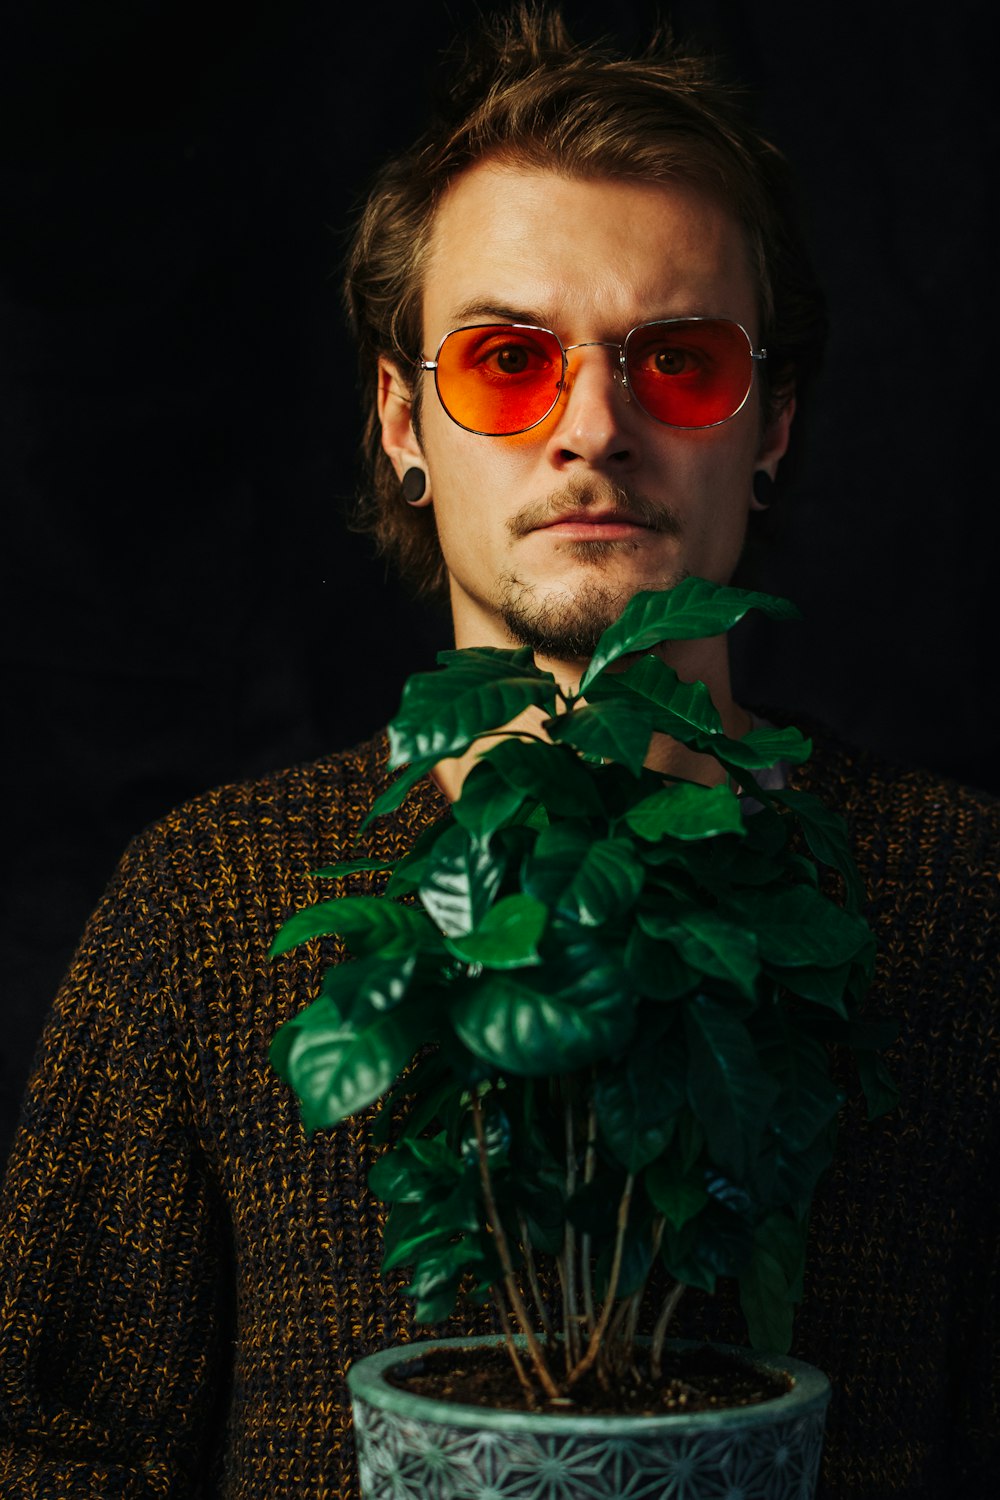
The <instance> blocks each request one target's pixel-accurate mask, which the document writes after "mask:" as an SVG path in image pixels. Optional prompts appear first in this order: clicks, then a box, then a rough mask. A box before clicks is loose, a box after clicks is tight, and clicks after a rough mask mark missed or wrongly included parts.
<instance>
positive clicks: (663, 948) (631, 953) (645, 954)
mask: <svg viewBox="0 0 1000 1500" xmlns="http://www.w3.org/2000/svg"><path fill="white" fill-rule="evenodd" d="M625 972H626V974H627V975H628V977H629V979H630V981H631V982H632V984H633V985H634V986H635V988H636V989H637V990H638V991H639V993H640V995H647V996H648V997H649V998H650V999H651V1000H679V999H680V997H681V996H682V995H688V994H690V993H691V991H692V990H694V989H697V988H698V985H699V984H700V983H701V975H700V973H699V972H698V970H697V969H692V968H691V966H690V964H686V963H685V962H684V960H683V959H682V958H681V956H680V954H679V953H678V952H677V949H676V948H675V947H674V946H673V944H671V943H660V942H657V940H656V939H655V938H651V937H650V936H649V935H648V933H645V932H643V930H642V928H641V927H634V928H633V929H632V931H631V933H630V934H629V938H628V942H627V944H626V946H625Z"/></svg>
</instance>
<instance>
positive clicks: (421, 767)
mask: <svg viewBox="0 0 1000 1500" xmlns="http://www.w3.org/2000/svg"><path fill="white" fill-rule="evenodd" d="M439 758H440V757H439V756H436V755H424V756H422V757H421V758H420V759H419V760H415V761H413V762H412V764H411V765H408V766H406V767H405V768H404V769H403V770H402V771H400V773H399V775H398V776H397V777H396V778H395V780H393V781H391V782H390V783H389V785H388V786H387V787H386V789H385V791H384V792H382V793H381V794H380V795H379V796H378V797H376V798H375V801H374V802H373V803H372V805H371V807H370V808H369V809H368V813H367V816H366V817H365V819H364V821H363V822H362V824H361V829H360V831H361V832H362V833H363V832H364V830H365V829H366V828H367V827H368V825H369V824H370V823H373V822H374V821H375V819H376V818H382V817H384V816H385V814H386V813H391V812H395V811H396V808H397V807H399V806H400V805H401V803H403V802H404V801H405V800H406V798H407V796H408V795H409V793H410V790H411V789H412V788H413V787H415V786H416V784H417V782H418V781H421V780H422V779H423V777H425V776H426V775H427V773H428V771H430V770H431V769H432V767H433V766H435V765H436V764H437V762H438V760H439Z"/></svg>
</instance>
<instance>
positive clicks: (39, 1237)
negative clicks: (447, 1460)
mask: <svg viewBox="0 0 1000 1500" xmlns="http://www.w3.org/2000/svg"><path fill="white" fill-rule="evenodd" d="M386 776H387V772H386V745H385V740H384V737H379V738H377V739H375V740H373V741H372V742H370V743H368V744H366V745H363V746H361V747H360V748H359V749H356V750H354V751H351V752H348V753H346V754H341V755H336V756H332V757H328V758H325V759H323V760H321V761H319V762H318V763H316V764H314V765H310V766H306V767H301V768H297V769H294V770H291V771H288V772H285V773H282V774H276V775H272V776H268V777H266V778H264V779H263V780H260V781H256V782H253V783H250V784H246V785H240V786H231V787H227V788H223V789H221V790H219V791H215V792H211V793H209V794H207V795H206V796H203V797H201V798H199V799H198V800H196V801H195V802H193V803H191V804H189V805H188V806H186V807H184V808H182V809H180V810H179V811H177V812H175V813H174V814H172V815H171V816H169V817H167V818H166V819H165V820H163V821H162V822H161V823H159V824H158V825H156V826H155V827H153V828H152V829H150V830H149V831H148V832H146V833H145V834H143V835H142V836H141V837H139V838H138V839H136V840H135V842H134V843H133V844H132V846H131V847H130V848H129V850H128V851H127V853H126V855H125V858H124V860H123V863H122V865H121V867H120V870H119V872H118V875H117V877H116V879H115V880H114V882H113V884H112V885H111V887H110V889H109V891H108V893H107V895H106V897H105V899H104V901H103V903H102V905H101V906H100V908H99V909H98V911H97V912H96V914H95V915H94V917H93V918H92V920H91V922H90V923H89V925H88V927H87V930H86V932H85V935H84V938H83V941H82V944H81V947H80V949H79V952H78V954H77V956H76V958H75V960H74V963H73V965H72V968H71V971H70V973H69V975H68V977H67V980H66V982H65V984H64V986H63V988H62V990H61V991H60V994H59V996H58V999H57V1002H56V1006H55V1009H54V1012H53V1014H52V1016H51V1018H50V1020H49V1023H48V1025H47V1028H46V1032H45V1035H44V1039H43V1043H42V1046H41V1049H40V1053H39V1058H38V1060H37V1063H36V1067H35V1071H34V1074H33V1079H32V1082H31V1085H30V1088H29V1092H28V1096H27V1099H26V1103H25V1109H24V1114H23V1119H22V1124H21V1129H20V1132H19V1136H18V1139H17V1142H16V1145H15V1148H14V1151H13V1155H12V1158H11V1163H10V1167H9V1173H8V1179H7V1184H6V1189H5V1196H4V1199H3V1203H2V1207H0V1331H2V1340H3V1348H2V1356H0V1494H2V1496H3V1497H4V1500H28V1497H31V1500H82V1497H88V1500H116V1497H122V1500H125V1497H128V1500H133V1497H134V1500H139V1497H143V1500H146V1497H154V1496H170V1497H172V1500H194V1497H206V1500H207V1497H213V1500H215V1497H225V1500H251V1497H253V1500H265V1497H266V1500H293V1497H294V1500H300V1497H301V1500H306V1497H309V1500H333V1497H344V1500H347V1497H353V1496H355V1495H356V1493H357V1490H356V1485H357V1481H356V1477H355V1469H354V1461H353V1454H352V1445H351V1430H350V1415H349V1407H348V1401H347V1396H346V1389H345V1379H344V1377H345V1372H346V1370H347V1368H348V1366H349V1365H350V1363H351V1362H352V1361H353V1360H354V1359H356V1358H358V1357H359V1356H360V1355H361V1354H363V1353H365V1352H368V1351H370V1350H372V1349H375V1348H378V1347H381V1346H384V1345H385V1344H387V1343H390V1342H393V1341H407V1340H409V1339H410V1338H411V1337H413V1336H420V1333H419V1330H418V1331H416V1335H415V1331H414V1329H413V1326H412V1319H411V1313H410V1308H409V1305H408V1303H407V1301H406V1299H405V1297H404V1296H403V1295H402V1293H401V1291H400V1284H401V1278H399V1277H397V1276H389V1277H385V1278H383V1277H382V1276H381V1275H380V1274H379V1269H378V1267H379V1262H380V1244H379V1239H380V1224H381V1220H380V1210H379V1208H378V1206H377V1205H376V1204H375V1202H374V1201H373V1199H372V1198H371V1196H370V1195H369V1193H368V1191H367V1188H366V1180H367V1174H368V1168H369V1165H370V1161H371V1148H370V1144H369V1119H368V1117H367V1116H365V1117H361V1118H358V1119H357V1120H354V1121H351V1122H349V1123H347V1124H345V1125H343V1126H342V1127H340V1128H339V1129H337V1130H334V1131H321V1132H319V1133H317V1134H316V1135H315V1136H314V1137H313V1138H312V1139H308V1138H307V1137H306V1135H305V1133H304V1131H303V1129H302V1126H301V1123H300V1120H299V1114H298V1109H297V1106H296V1102H295V1099H294V1097H293V1096H292V1094H291V1092H290V1091H289V1089H288V1088H287V1087H286V1086H285V1085H284V1084H283V1083H282V1082H281V1081H280V1080H279V1079H278V1078H277V1077H276V1076H275V1074H274V1073H273V1072H272V1070H271V1068H270V1066H269V1063H268V1044H269V1042H270V1040H271V1038H272V1036H273V1034H274V1032H275V1031H276V1030H277V1028H278V1026H279V1025H280V1024H281V1023H282V1022H283V1021H285V1020H286V1019H287V1018H288V1017H290V1016H292V1015H294V1014H295V1013H296V1012H298V1011H299V1010H300V1009H301V1008H302V1007H303V1006H304V1005H305V1004H306V1003H307V1001H308V1000H309V999H310V998H312V997H313V996H314V995H315V993H316V989H317V982H318V978H319V975H320V973H321V971H322V969H323V968H324V967H325V966H326V964H327V963H328V962H329V961H330V959H331V957H332V956H333V955H334V953H335V952H337V951H338V950H337V945H336V944H335V943H334V942H333V940H324V941H314V942H311V943H309V944H307V945H305V946H304V947H302V948H299V949H297V950H295V951H294V952H292V953H290V954H288V955H286V956H284V957H282V958H281V959H279V960H276V961H271V960H270V959H269V958H268V948H269V945H270V943H271V941H272V939H273V937H274V934H275V933H276V931H277V929H278V928H279V926H280V925H281V923H282V922H283V921H284V920H285V919H286V918H287V917H288V916H289V915H290V914H291V913H292V912H294V911H296V910H298V909H299V908H301V907H302V906H305V905H308V904H309V903H311V902H312V901H315V900H317V899H321V898H323V897H327V896H329V895H330V893H331V892H330V886H329V882H325V881H317V880H315V879H314V878H313V877H312V876H311V874H310V872H311V871H313V870H316V869H317V868H318V867H320V866H322V865H326V864H329V863H330V862H331V861H333V860H336V859H338V858H344V857H350V856H351V855H352V854H357V853H359V852H360V853H365V854H369V853H370V854H371V855H372V856H374V857H376V858H385V859H393V858H395V857H397V856H398V855H400V854H402V853H403V852H405V851H406V850H407V849H408V848H409V847H410V846H411V844H412V843H413V840H414V838H415V837H416V836H417V834H418V833H419V832H420V831H421V830H422V829H423V828H425V827H426V826H428V825H429V823H431V822H432V821H433V820H434V819H436V818H438V817H440V816H441V815H443V814H444V813H445V811H446V808H445V805H444V803H443V801H442V798H441V796H440V793H439V792H438V791H437V790H436V789H435V788H434V787H433V786H432V785H431V784H430V782H423V783H421V784H420V785H418V786H417V787H416V788H414V790H413V791H412V793H411V794H410V796H409V797H408V798H407V800H406V802H405V804H404V805H403V807H402V808H401V809H400V810H399V811H398V812H397V813H395V814H393V815H391V816H390V817H388V818H385V819H383V820H381V821H380V822H379V823H377V824H376V825H374V826H373V827H372V828H371V829H370V830H369V831H367V832H366V833H365V834H364V835H363V836H362V838H361V840H360V846H359V848H357V849H355V848H354V845H353V840H354V836H355V832H356V829H357V827H358V825H359V823H360V822H361V820H362V818H363V816H364V814H365V813H366V811H367V810H368V808H369V806H370V805H371V802H372V799H373V797H374V796H375V795H376V794H377V792H378V791H379V790H380V789H381V788H382V787H383V786H384V785H385V783H386ZM793 784H794V785H796V786H801V787H805V788H808V789H810V790H814V791H816V792H817V793H818V794H819V795H820V796H821V797H822V798H823V799H824V801H825V802H827V803H828V804H829V805H831V806H833V807H836V808H838V809H839V810H840V811H841V812H842V813H844V814H845V815H846V817H847V819H848V821H849V824H850V827H851V830H852V835H853V841H854V846H855V850H856V854H857V857H858V860H859V863H860V866H861V870H862V874H863V876H864V879H865V881H866V883H867V888H868V892H869V897H870V903H869V917H870V920H871V922H872V924H873V926H874V928H875V932H876V935H877V939H878V945H879V959H878V968H877V980H876V984H875V987H874V991H873V993H872V996H871V1003H870V1010H871V1013H873V1014H892V1015H894V1016H897V1017H898V1018H899V1019H900V1021H901V1024H902V1030H901V1036H900V1040H899V1042H898V1043H897V1044H896V1045H895V1046H894V1048H893V1050H892V1053H891V1054H890V1057H889V1061H890V1066H891V1069H892V1071H893V1074H894V1076H895V1079H896V1082H897V1084H898V1086H899V1087H900V1089H901V1092H902V1103H901V1105H900V1107H899V1108H898V1109H897V1110H896V1111H895V1112H894V1113H892V1114H890V1115H889V1116H886V1117H884V1118H881V1119H879V1120H877V1121H875V1122H874V1123H871V1124H869V1123H867V1122H866V1119H865V1112H864V1108H863V1105H862V1104H861V1103H860V1102H859V1100H858V1099H857V1098H852V1099H851V1100H850V1102H849V1104H848V1106H847V1107H846V1109H845V1111H844V1116H843V1122H842V1126H841V1135H840V1143H839V1152H838V1156H837V1160H836V1166H835V1168H834V1169H833V1170H832V1171H831V1172H830V1173H829V1174H828V1176H827V1177H826V1179H825V1180H824V1181H823V1183H822V1184H821V1187H820V1189H819V1192H818V1194H817V1200H816V1205H815V1210H814V1215H813V1221H812V1228H811V1234H810V1254H809V1261H808V1272H807V1278H806V1283H805V1293H804V1298H803V1302H802V1305H801V1309H800V1311H799V1315H798V1318H797V1322H796V1331H795V1343H794V1347H793V1350H792V1352H793V1353H794V1354H796V1355H797V1356H799V1357H801V1358H804V1359H807V1360H809V1361H811V1362H812V1363H814V1364H816V1365H819V1366H820V1367H821V1368H822V1369H824V1370H825V1371H826V1372H827V1374H828V1375H829V1376H830V1379H831V1381H832V1384H833V1387H834V1393H835V1394H834V1399H833V1404H832V1408H831V1413H830V1417H829V1421H828V1429H827V1441H826V1450H825V1457H824V1469H823V1488H822V1495H823V1497H824V1500H840V1497H848V1496H850V1497H853V1500H878V1497H883V1496H890V1495H891V1496H907V1497H916V1496H918V1495H919V1496H938V1495H944V1494H946V1493H949V1492H951V1491H952V1490H954V1492H955V1493H959V1494H963V1495H965V1496H970V1495H975V1496H980V1495H983V1494H985V1493H986V1490H987V1485H988V1488H989V1491H990V1493H992V1492H993V1483H992V1478H991V1479H990V1480H989V1481H988V1480H987V1475H991V1476H992V1474H994V1473H995V1472H996V1466H997V1459H998V1454H997V1447H998V1444H997V1431H998V1423H997V1411H996V1403H997V1391H998V1388H1000V1382H998V1380H997V1378H996V1376H997V1369H996V1365H997V1348H998V1339H997V1333H998V1327H997V1324H998V1319H997V1282H996V1276H995V1260H996V1251H997V1243H998V1234H997V1230H998V1224H997V1219H998V1214H997V1193H996V1189H995V1171H996V1162H997V1160H998V1155H1000V1151H998V1148H1000V1140H998V1129H997V1125H998V1114H997V1109H996V1094H997V1077H998V1069H997V1050H998V1035H1000V1026H998V1010H1000V1000H998V990H1000V986H998V978H1000V963H998V953H997V930H998V927H997V906H998V894H1000V892H998V877H997V867H996V852H997V844H998V839H997V834H998V821H1000V820H998V805H997V804H995V803H992V802H990V801H987V800H986V799H983V798H980V797H978V796H977V794H975V793H972V792H969V791H967V790H963V789H960V788H957V787H953V786H948V785H946V784H944V783H941V782H939V781H937V780H935V779H934V778H932V777H930V776H927V775H924V774H920V773H900V772H894V771H892V770H890V769H888V768H886V767H884V766H882V765H881V764H879V763H878V762H876V761H875V760H874V759H872V758H870V757H868V756H866V755H863V754H859V753H855V752H852V751H848V750H846V749H844V748H843V747H840V746H838V745H836V744H834V743H832V742H830V741H829V740H828V739H826V738H820V739H819V740H818V742H817V747H816V751H815V754H814V758H813V760H812V761H811V762H810V763H809V764H808V765H807V766H806V767H803V768H801V769H799V770H797V771H796V772H795V773H794V776H793ZM382 878H383V877H379V876H367V875H363V876H359V877H355V878H352V880H351V882H349V883H348V884H345V887H344V888H345V889H346V888H348V886H349V888H350V889H352V890H354V891H358V892H360V891H365V890H370V889H377V888H379V883H380V880H381V879H382ZM464 1326H465V1323H464V1322H463V1319H462V1318H461V1317H457V1318H456V1319H455V1320H454V1323H453V1326H452V1327H451V1328H449V1330H448V1331H449V1332H455V1331H457V1330H458V1329H460V1328H462V1327H464ZM469 1326H470V1327H471V1326H473V1324H472V1322H470V1323H469ZM676 1331H677V1332H678V1333H679V1334H691V1333H694V1334H695V1335H697V1336H702V1335H707V1336H712V1337H716V1338H721V1339H724V1340H727V1341H731V1342H737V1343H743V1342H745V1341H746V1339H745V1330H744V1328H743V1326H742V1324H741V1320H740V1315H739V1311H738V1307H737V1305H736V1298H735V1295H734V1293H733V1290H732V1287H731V1286H729V1285H720V1290H719V1291H718V1292H717V1293H716V1294H715V1295H714V1296H713V1297H709V1296H706V1295H703V1294H701V1293H697V1292H689V1293H688V1295H687V1297H686V1298H685V1299H683V1300H682V1302H681V1308H680V1312H679V1314H678V1326H677V1330H676ZM963 1485H964V1488H963Z"/></svg>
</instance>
